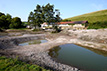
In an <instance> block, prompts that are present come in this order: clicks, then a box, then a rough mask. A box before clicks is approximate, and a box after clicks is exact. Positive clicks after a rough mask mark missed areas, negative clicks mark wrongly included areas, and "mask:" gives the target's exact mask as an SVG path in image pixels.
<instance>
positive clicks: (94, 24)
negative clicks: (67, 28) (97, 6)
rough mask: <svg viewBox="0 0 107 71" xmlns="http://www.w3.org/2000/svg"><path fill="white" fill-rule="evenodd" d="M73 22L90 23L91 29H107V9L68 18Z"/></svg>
mask: <svg viewBox="0 0 107 71" xmlns="http://www.w3.org/2000/svg"><path fill="white" fill-rule="evenodd" d="M67 20H71V21H88V22H89V28H93V29H96V28H107V24H106V23H107V9H105V10H100V11H96V12H91V13H87V14H83V15H80V16H75V17H72V18H67Z"/></svg>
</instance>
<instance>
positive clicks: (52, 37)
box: [0, 30, 107, 71]
mask: <svg viewBox="0 0 107 71" xmlns="http://www.w3.org/2000/svg"><path fill="white" fill-rule="evenodd" d="M100 31H101V30H100ZM86 33H88V31H85V34H86ZM79 34H81V35H79ZM83 35H84V32H81V33H80V32H76V31H71V30H69V31H63V32H61V33H58V34H50V33H45V34H23V36H13V37H1V38H0V55H1V56H7V57H12V58H15V57H17V56H18V59H19V60H22V61H25V62H27V63H32V64H37V65H39V66H42V67H44V68H46V69H50V70H54V71H82V70H81V69H78V68H76V67H72V66H69V65H65V64H62V63H59V62H57V61H55V60H54V59H53V58H52V57H50V56H49V55H48V52H49V49H51V48H53V47H55V46H59V45H62V44H67V43H74V44H79V45H81V46H87V47H88V48H94V49H98V50H103V51H107V44H106V42H105V41H103V42H99V41H100V38H99V39H97V40H99V41H98V42H97V41H95V39H94V38H93V37H91V38H90V39H89V36H91V35H92V33H91V34H86V35H84V37H83ZM98 35H100V34H98ZM86 36H87V38H86ZM94 36H95V35H94ZM99 37H100V36H99ZM105 37H106V36H104V39H103V40H105ZM101 38H102V36H101ZM39 39H46V40H48V42H46V43H40V44H33V45H26V46H18V44H19V43H21V42H25V41H30V40H39ZM86 39H88V40H86ZM92 39H93V40H92Z"/></svg>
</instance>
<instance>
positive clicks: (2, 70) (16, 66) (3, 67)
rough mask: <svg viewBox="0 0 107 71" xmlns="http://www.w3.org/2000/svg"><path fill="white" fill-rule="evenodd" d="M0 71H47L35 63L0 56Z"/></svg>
mask: <svg viewBox="0 0 107 71" xmlns="http://www.w3.org/2000/svg"><path fill="white" fill-rule="evenodd" d="M0 71H49V70H46V69H43V68H42V67H39V66H37V65H32V64H27V63H24V62H21V61H18V60H17V59H12V58H6V57H4V56H0Z"/></svg>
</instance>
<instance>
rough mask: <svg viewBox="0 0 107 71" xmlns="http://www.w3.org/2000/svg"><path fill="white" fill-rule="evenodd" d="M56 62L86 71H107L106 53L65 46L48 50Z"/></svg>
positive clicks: (72, 45)
mask: <svg viewBox="0 0 107 71" xmlns="http://www.w3.org/2000/svg"><path fill="white" fill-rule="evenodd" d="M49 55H51V56H52V57H53V58H55V59H57V60H58V61H60V62H62V63H65V64H68V65H71V66H74V67H77V68H80V69H82V70H86V71H107V52H104V51H99V50H95V49H86V48H83V47H80V46H77V45H75V44H65V45H60V46H58V47H55V48H53V49H51V50H50V52H49Z"/></svg>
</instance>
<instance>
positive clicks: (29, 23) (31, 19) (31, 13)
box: [28, 11, 34, 26]
mask: <svg viewBox="0 0 107 71" xmlns="http://www.w3.org/2000/svg"><path fill="white" fill-rule="evenodd" d="M28 25H30V26H31V25H32V26H34V14H33V12H32V11H31V12H30V14H29V17H28Z"/></svg>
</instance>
